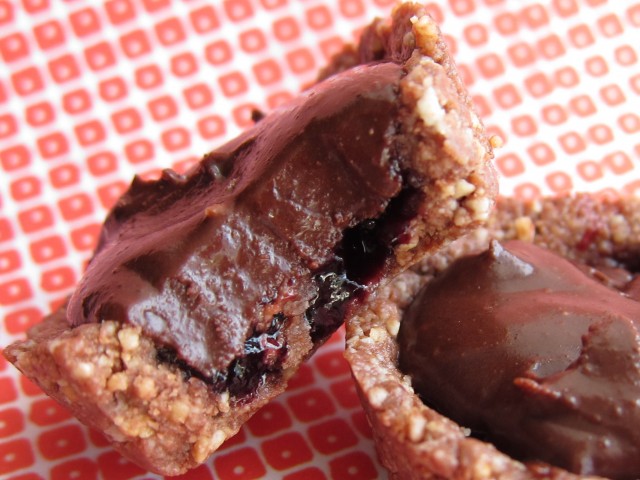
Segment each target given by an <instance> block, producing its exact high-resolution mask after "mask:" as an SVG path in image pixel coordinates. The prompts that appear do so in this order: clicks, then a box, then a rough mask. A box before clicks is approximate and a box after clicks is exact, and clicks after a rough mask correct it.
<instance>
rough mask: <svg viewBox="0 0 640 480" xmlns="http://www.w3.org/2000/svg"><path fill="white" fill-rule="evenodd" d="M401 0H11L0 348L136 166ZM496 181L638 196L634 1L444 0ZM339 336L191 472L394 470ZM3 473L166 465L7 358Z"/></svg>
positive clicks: (0, 178)
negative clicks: (129, 448)
mask: <svg viewBox="0 0 640 480" xmlns="http://www.w3.org/2000/svg"><path fill="white" fill-rule="evenodd" d="M392 3H393V2H392V1H391V0H328V1H320V0H225V1H221V0H210V1H202V0H107V1H102V0H101V1H63V0H0V57H1V58H0V314H1V316H2V322H1V324H0V347H1V346H5V345H7V344H9V343H11V342H12V341H14V340H16V339H18V338H21V337H22V336H23V335H24V331H25V330H26V329H27V328H28V327H29V326H31V325H33V324H34V323H35V322H38V321H39V320H40V319H41V318H42V316H43V315H44V314H46V313H47V312H49V311H50V310H51V309H52V308H55V306H57V305H59V304H60V302H61V301H62V299H64V298H65V296H66V295H68V294H69V293H70V291H71V290H72V288H73V285H74V284H75V283H76V282H77V281H78V278H79V276H80V275H81V272H82V270H83V265H84V264H85V263H86V261H87V259H88V258H89V256H90V254H91V250H92V248H93V246H94V244H95V241H96V236H97V234H98V231H99V228H100V223H101V221H102V219H103V217H104V216H105V213H106V212H107V209H108V208H109V207H110V206H111V205H113V203H114V201H115V199H116V198H117V197H118V196H119V195H120V194H121V193H122V191H123V190H124V189H125V188H126V187H127V185H128V183H129V181H130V179H131V178H132V176H133V175H134V174H139V175H142V176H145V177H147V176H154V175H157V174H158V172H159V171H160V170H161V169H163V168H167V167H171V168H174V169H176V170H178V171H184V170H185V169H187V168H188V167H189V166H190V165H191V164H192V163H193V162H195V161H197V159H198V158H199V157H200V156H201V155H202V154H204V153H205V152H207V151H209V150H212V149H213V148H215V147H216V146H217V145H220V144H221V143H223V142H224V141H225V140H228V139H230V138H232V137H233V136H235V135H236V134H237V133H238V132H240V131H241V130H242V129H244V128H246V127H248V126H249V125H250V124H251V121H250V112H251V110H252V109H253V108H258V109H261V110H265V111H268V110H269V109H272V108H274V107H276V106H277V105H279V104H281V103H282V102H285V101H286V100H287V99H288V98H290V97H291V96H292V95H294V94H295V92H297V91H299V89H300V88H301V87H302V86H303V85H305V84H308V83H309V82H311V81H313V79H314V78H315V75H316V72H317V70H318V69H319V68H320V67H321V66H323V65H324V64H325V63H326V61H327V59H328V58H329V57H330V56H331V55H332V54H333V53H335V52H336V51H338V50H339V49H340V47H341V46H342V45H343V44H344V43H345V42H350V41H352V40H354V39H355V38H357V35H358V32H359V30H360V29H361V28H362V27H363V26H364V25H366V24H367V23H369V22H370V20H371V19H372V18H373V17H375V16H384V15H386V14H387V12H388V11H389V10H390V8H391V5H392ZM426 3H428V6H429V10H430V12H431V13H432V15H433V16H434V17H435V18H436V19H437V20H438V21H439V22H440V24H441V26H442V30H443V31H444V32H445V33H446V35H447V38H448V39H449V43H450V46H451V50H452V51H453V53H454V54H455V56H456V59H457V63H458V65H459V67H460V71H461V73H462V75H463V78H464V80H465V81H466V83H467V84H468V86H469V88H470V91H471V93H472V96H473V97H474V99H475V101H476V105H477V108H478V111H479V113H480V114H481V116H482V117H483V118H484V120H485V123H486V125H487V126H488V128H489V130H490V131H491V132H493V133H496V134H499V135H500V136H501V137H502V138H503V139H504V140H505V146H504V147H503V148H502V149H501V150H499V151H498V152H497V156H496V165H497V167H498V170H499V172H500V174H501V191H502V193H504V194H514V195H518V196H522V197H530V196H534V195H539V194H554V193H561V192H566V191H591V192H600V193H601V194H603V195H610V194H615V193H620V192H621V193H625V194H638V193H640V116H639V113H640V61H639V59H638V56H639V55H640V1H635V0H608V1H607V0H543V1H532V0H526V1H520V0H440V1H434V2H426ZM342 350H343V337H342V336H341V334H338V335H337V336H336V337H334V339H333V340H332V341H331V342H330V343H329V344H327V345H326V346H325V347H323V348H322V349H321V350H320V351H319V352H318V354H317V355H316V356H315V357H314V359H313V360H312V361H311V362H310V363H309V364H307V365H305V366H303V368H302V369H301V371H300V373H299V374H298V375H297V376H296V377H295V378H294V380H293V381H292V382H291V386H290V388H289V390H288V391H287V393H286V394H285V395H283V396H282V397H281V398H279V399H278V400H277V401H275V402H273V403H272V404H270V405H269V406H267V407H266V408H264V409H263V410H261V411H260V412H259V413H258V414H257V415H256V416H255V417H254V418H253V419H252V420H251V421H250V422H249V423H248V424H247V425H246V426H245V428H243V429H242V430H241V432H240V434H238V435H237V436H236V437H235V438H233V439H232V440H230V441H229V442H227V444H225V446H224V447H223V448H222V449H221V450H220V452H218V453H217V454H216V455H214V456H213V457H212V458H211V459H209V460H208V461H207V463H206V464H205V465H204V466H202V467H200V468H198V469H197V470H195V471H193V472H191V473H189V474H187V475H185V476H184V477H183V478H190V479H211V478H220V479H249V478H281V477H283V478H287V479H289V480H293V479H303V478H304V479H309V480H313V479H325V478H333V479H370V478H384V477H385V473H384V470H383V469H382V468H381V467H380V465H379V463H378V461H377V459H376V457H375V453H374V449H373V445H372V443H371V437H370V431H369V428H368V426H367V424H366V420H365V418H364V415H363V413H362V410H361V408H360V406H359V403H358V400H357V397H356V395H355V391H354V389H353V385H352V383H351V380H350V376H349V371H348V367H347V365H346V363H345V361H344V360H343V358H342ZM0 478H3V479H12V480H18V479H20V480H32V479H40V478H51V479H54V480H63V479H64V480H71V479H94V478H104V479H127V478H158V477H157V476H154V475H150V474H148V473H146V472H143V471H142V470H140V469H139V468H138V467H136V466H135V465H133V464H131V463H129V462H127V461H125V460H124V459H122V458H121V457H120V456H119V455H118V454H117V453H116V452H114V451H113V450H112V449H110V448H109V446H108V445H107V443H106V442H105V440H104V439H103V437H101V435H100V434H98V433H96V432H93V431H90V430H89V429H87V428H85V427H84V426H82V425H80V424H79V423H78V422H77V421H75V420H74V419H73V418H71V417H70V415H69V414H68V413H67V412H66V411H65V410H64V409H62V408H61V407H60V406H58V405H57V404H56V403H55V402H53V401H52V400H50V399H49V398H48V397H46V396H45V395H44V394H43V393H42V392H41V391H40V390H39V389H38V388H37V387H35V386H34V385H33V384H31V383H30V382H29V381H28V380H26V379H25V378H23V377H21V376H20V375H19V374H18V373H17V372H16V370H15V369H14V368H13V367H12V366H10V365H8V364H7V363H6V361H5V360H3V359H2V358H1V357H0Z"/></svg>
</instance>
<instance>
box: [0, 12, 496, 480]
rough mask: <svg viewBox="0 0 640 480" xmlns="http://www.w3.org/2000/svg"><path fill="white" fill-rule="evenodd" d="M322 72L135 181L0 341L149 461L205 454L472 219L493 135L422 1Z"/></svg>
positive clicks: (491, 191)
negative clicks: (80, 255)
mask: <svg viewBox="0 0 640 480" xmlns="http://www.w3.org/2000/svg"><path fill="white" fill-rule="evenodd" d="M322 77H323V79H324V80H323V81H321V82H319V83H318V84H316V85H315V86H313V87H311V88H310V89H309V90H307V91H305V92H304V93H302V94H301V95H300V96H299V98H297V99H295V100H294V101H293V102H292V103H290V104H288V105H286V106H284V107H282V108H281V109H279V110H277V111H275V112H273V113H271V114H269V115H267V116H265V117H264V118H261V119H259V121H258V122H257V124H256V125H255V127H254V128H252V129H251V130H249V131H247V132H245V133H244V134H242V135H241V136H240V137H238V138H237V139H235V140H233V141H231V142H229V143H228V144H226V145H224V146H222V147H220V148H219V149H217V150H215V151H213V152H211V153H209V154H207V155H205V156H204V157H203V159H202V161H201V162H200V163H199V164H198V165H197V166H195V167H194V168H193V169H192V170H191V171H190V172H188V173H187V174H186V175H178V174H176V173H175V172H172V171H165V172H164V173H163V174H162V177H161V178H160V179H158V180H155V181H144V180H141V179H138V178H136V179H134V181H133V183H132V185H131V187H130V188H129V190H128V191H127V192H126V193H125V194H124V195H123V196H122V198H120V199H119V201H118V202H117V204H116V205H115V207H114V208H113V210H112V211H111V212H110V214H109V215H108V217H107V219H106V222H105V224H104V226H103V228H102V232H101V236H100V240H99V245H98V247H97V249H96V251H95V253H94V256H93V258H92V260H91V261H90V263H89V265H88V268H87V271H86V273H85V275H84V276H83V278H82V280H81V281H80V284H79V285H78V287H77V289H76V291H75V293H74V294H73V295H72V296H71V297H70V299H69V301H68V302H67V304H66V305H65V306H63V307H62V308H61V309H60V310H58V311H57V312H55V313H53V314H51V315H50V316H49V317H47V318H46V319H45V320H44V321H43V322H42V323H41V324H40V325H38V326H36V327H34V328H32V329H31V330H30V331H29V332H28V334H27V337H28V338H27V339H26V340H25V341H20V342H17V343H15V344H13V345H10V346H8V347H7V348H6V349H5V350H4V355H5V356H6V357H7V358H8V359H9V361H10V362H12V363H13V364H14V365H15V366H16V367H17V368H18V369H20V370H21V371H22V372H23V373H24V374H25V375H27V376H28V377H29V378H31V379H32V380H33V381H35V382H36V383H37V384H38V385H39V386H40V387H41V388H42V389H43V390H44V391H45V392H46V393H47V394H49V395H50V396H52V397H53V398H54V399H56V400H58V401H59V402H60V403H62V404H64V405H65V406H67V407H68V408H69V409H70V410H71V411H72V412H73V413H74V414H75V415H76V416H77V417H78V418H79V419H80V420H81V421H82V422H84V423H85V424H87V425H90V426H92V427H94V428H96V429H98V430H99V431H101V432H103V433H104V434H105V435H106V437H107V438H108V439H109V440H110V442H111V443H112V445H113V446H114V448H116V449H117V450H119V451H120V452H121V453H123V454H124V455H125V456H127V457H129V458H130V459H131V460H133V461H134V462H136V463H137V464H139V465H140V466H142V467H144V468H146V469H148V470H151V471H154V472H158V473H161V474H165V475H176V474H180V473H182V472H185V471H186V470H188V469H190V468H193V467H195V466H197V465H198V464H200V463H201V462H203V461H204V460H206V458H207V457H208V456H209V455H210V454H211V453H212V452H214V451H215V450H216V449H217V448H218V447H219V446H220V445H221V444H222V443H223V442H224V441H225V439H227V438H229V437H230V436H232V435H234V434H235V433H236V432H237V431H238V429H239V428H240V426H241V425H242V424H243V423H244V422H245V421H246V420H247V419H248V418H249V417H250V416H251V415H252V414H253V413H255V412H256V411H257V410H258V409H259V408H260V407H261V406H262V405H264V404H265V403H267V402H268V401H269V400H270V399H272V398H273V397H274V396H276V395H277V394H279V393H281V392H282V391H283V390H284V389H285V388H286V385H287V380H288V379H289V378H290V377H291V376H292V375H293V374H294V373H295V371H296V370H297V368H298V366H299V365H300V364H301V362H303V361H304V360H305V359H306V358H308V357H309V356H310V355H311V354H312V353H313V352H314V351H315V350H316V349H317V348H318V346H319V345H321V344H322V343H323V342H324V341H325V340H326V339H327V338H328V337H329V336H330V335H331V333H332V332H334V331H335V330H336V328H338V326H339V325H341V324H342V322H343V320H344V316H345V315H347V314H348V312H350V311H351V310H352V309H353V308H355V306H356V305H359V304H360V303H362V302H363V301H364V300H366V299H367V298H368V297H369V296H370V295H371V294H372V292H374V291H375V290H376V289H377V288H378V286H379V285H382V284H384V283H386V282H387V281H388V279H390V278H392V277H394V276H395V275H396V274H398V273H399V272H401V271H403V270H405V269H406V268H408V267H409V266H410V265H411V264H413V263H414V262H416V261H417V260H419V259H420V258H421V257H422V256H423V255H425V254H426V253H428V252H431V251H433V250H435V249H436V248H438V247H439V246H440V245H441V244H442V243H443V242H445V241H447V240H449V239H452V238H455V237H458V236H460V235H461V234H463V233H465V232H467V231H469V230H472V229H474V228H476V227H477V226H478V225H480V224H481V223H483V222H485V221H486V219H487V217H488V215H489V212H490V210H491V207H492V203H493V197H494V195H495V190H496V188H495V178H494V173H493V170H492V167H491V165H490V163H489V160H490V158H491V156H492V154H491V145H490V142H489V141H488V140H487V138H486V137H485V136H484V132H483V127H482V124H481V122H480V121H479V119H478V118H477V116H476V115H475V114H474V113H473V110H472V108H471V105H470V102H469V99H468V97H467V95H466V93H465V91H464V88H463V86H462V83H461V82H460V79H459V78H458V76H457V74H456V70H455V67H454V65H453V62H452V61H451V59H450V57H449V56H448V54H447V51H446V48H445V45H444V42H443V40H442V38H441V36H440V33H439V31H438V28H437V26H436V25H435V24H434V23H433V21H432V20H431V19H430V18H429V17H428V16H427V15H426V13H425V12H424V10H423V8H422V7H421V6H419V5H417V4H413V3H403V4H400V5H399V6H398V7H397V8H396V9H395V10H394V12H393V15H392V17H391V18H390V19H389V20H386V21H381V20H378V21H376V22H374V23H373V24H372V25H371V26H370V27H369V28H367V29H365V31H364V33H363V36H362V42H361V43H360V45H359V46H358V47H357V48H355V47H354V48H350V49H347V50H345V52H344V53H343V54H342V55H340V56H339V57H337V58H336V60H335V61H334V62H333V63H332V64H331V65H330V66H329V67H328V68H327V69H326V70H325V71H324V72H323V75H322ZM257 117H258V116H256V118H257Z"/></svg>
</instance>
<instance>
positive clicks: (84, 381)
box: [4, 3, 496, 475]
mask: <svg viewBox="0 0 640 480" xmlns="http://www.w3.org/2000/svg"><path fill="white" fill-rule="evenodd" d="M373 61H375V62H378V61H393V62H395V63H401V64H403V65H404V72H405V74H404V76H403V77H402V78H401V80H400V82H399V86H398V88H399V101H400V104H401V105H400V106H399V115H398V119H397V121H398V124H399V125H400V128H399V132H400V133H398V134H396V138H395V139H394V140H393V141H394V142H396V144H397V145H398V146H399V147H398V148H399V150H401V151H402V152H403V156H404V157H405V159H406V161H407V163H408V164H409V165H411V174H410V175H409V178H410V180H409V182H410V183H411V187H412V188H415V189H418V190H419V191H420V196H419V198H420V202H419V204H418V205H417V207H416V208H417V209H418V214H417V215H415V216H414V218H413V219H412V220H411V222H410V223H409V224H408V226H407V228H406V229H405V235H408V237H407V238H404V240H403V241H402V242H401V243H399V244H398V245H397V246H394V247H393V248H392V250H391V254H390V255H389V258H390V260H388V262H387V266H386V267H385V268H386V274H385V275H386V277H385V278H391V276H393V275H395V274H397V273H398V272H400V271H402V270H404V269H406V268H408V267H409V266H410V265H411V264H412V263H414V262H415V261H417V260H419V259H420V258H421V257H422V256H423V255H424V254H425V253H428V252H430V251H433V250H435V249H436V248H438V247H439V246H441V245H442V243H443V242H444V241H446V240H449V239H451V238H455V237H458V236H460V235H462V234H463V233H465V232H468V231H470V230H471V229H474V228H476V227H477V226H478V225H480V224H482V223H484V222H485V221H486V220H487V218H488V216H489V212H490V211H491V208H492V206H493V197H494V196H495V193H496V186H495V178H494V173H493V169H492V167H491V166H490V164H489V160H490V158H491V156H492V154H491V144H490V142H489V141H488V140H487V139H486V138H485V136H484V132H483V127H482V124H481V122H480V121H479V120H478V117H477V116H476V115H475V113H473V110H472V108H471V106H470V103H469V99H468V97H467V95H466V93H465V92H464V89H463V87H462V84H461V82H460V80H459V78H458V76H457V74H456V71H455V67H454V65H453V62H452V61H451V59H450V58H449V56H448V54H447V51H446V47H445V45H444V42H443V40H442V38H441V36H440V33H439V31H438V28H437V26H436V25H435V24H434V23H433V21H432V20H431V19H430V18H429V17H428V16H427V15H426V13H425V12H424V10H423V8H422V7H421V6H419V5H417V4H413V3H402V4H399V5H398V6H397V8H396V9H395V10H394V12H393V15H392V17H391V19H389V20H387V21H376V22H375V23H374V24H373V25H372V26H371V27H369V28H368V29H366V30H365V32H364V34H363V37H362V42H361V45H360V46H359V47H358V48H357V49H350V50H349V49H348V50H346V51H345V53H344V54H343V55H341V56H339V57H337V58H336V59H335V61H334V62H333V63H332V64H331V66H330V67H328V69H327V70H326V71H325V73H324V75H325V76H326V75H328V74H330V73H336V72H339V71H341V70H343V69H344V68H345V67H347V66H349V67H350V66H353V65H355V64H360V63H369V62H373ZM385 278H382V280H381V282H384V280H385ZM374 286H375V285H374ZM69 323H70V319H68V318H67V315H66V310H65V308H64V307H63V308H62V309H60V310H59V311H57V312H55V313H53V314H52V315H50V316H49V317H47V318H46V319H45V320H44V322H43V323H42V324H40V325H38V326H36V327H34V328H32V329H31V330H30V331H29V332H28V334H27V337H28V338H27V339H26V340H25V341H21V342H17V343H15V344H13V345H11V346H9V347H7V348H6V349H5V350H4V355H5V356H6V357H7V358H8V359H9V361H11V362H12V363H13V364H14V365H15V366H16V367H17V368H18V369H20V370H21V371H22V372H23V373H24V374H25V375H27V376H28V377H29V378H31V379H33V380H34V381H35V382H36V383H37V384H38V385H39V386H40V387H42V388H43V390H45V392H47V394H49V395H50V396H52V397H53V398H54V399H56V400H57V401H59V402H60V403H62V404H63V405H65V406H66V407H68V408H69V409H70V410H71V411H72V412H73V413H74V414H75V415H76V416H77V417H78V418H79V419H80V420H81V421H82V422H83V423H85V424H87V425H89V426H91V427H94V428H96V429H98V430H100V431H102V432H104V433H105V434H106V436H107V437H108V439H109V440H110V441H111V442H112V444H113V446H114V447H115V448H116V449H117V450H119V451H120V452H121V453H122V454H124V455H125V456H127V457H128V458H130V459H132V460H133V461H134V462H136V463H138V464H139V465H141V466H142V467H144V468H146V469H148V470H150V471H154V472H158V473H161V474H165V475H176V474H180V473H183V472H185V471H186V470H188V469H190V468H193V467H195V466H197V465H198V464H200V463H202V462H203V461H204V460H205V459H206V458H207V457H208V456H209V455H210V454H211V453H212V452H214V451H215V450H216V449H217V448H218V447H219V446H220V445H221V444H222V443H223V441H224V440H225V439H227V438H229V437H230V436H232V435H234V434H235V433H236V432H237V431H238V429H239V428H240V426H241V425H242V424H243V423H244V422H245V421H246V420H247V419H248V418H249V417H250V416H251V415H252V414H253V413H255V412H256V411H257V410H258V409H259V408H260V407H261V406H263V405H264V404H265V403H267V402H268V401H269V400H270V399H271V398H273V397H274V396H276V395H277V394H279V393H281V392H282V391H283V390H284V389H285V388H286V384H287V380H288V379H289V378H290V377H291V375H293V374H294V373H295V371H296V370H297V368H298V366H299V365H300V363H301V362H302V361H304V360H305V359H306V358H307V357H309V356H310V355H311V354H312V353H313V351H315V349H316V348H317V347H318V346H319V344H320V343H322V341H324V339H321V340H320V341H316V342H315V343H314V342H313V341H312V339H311V338H310V334H309V329H310V327H309V325H308V324H307V323H306V321H305V319H304V316H303V315H297V316H296V317H295V318H292V320H291V321H290V322H289V323H288V324H287V325H286V326H285V327H283V332H284V335H285V337H286V339H287V344H288V345H289V351H288V353H287V357H286V360H285V362H284V364H283V367H282V371H281V372H279V373H278V374H277V375H276V374H273V375H270V376H268V377H267V378H266V380H265V381H264V382H262V384H261V385H260V386H259V387H258V389H257V390H256V391H255V393H254V394H253V395H252V396H251V398H249V399H246V398H237V397H234V395H232V394H230V393H229V392H228V391H223V392H214V391H213V390H212V389H211V388H210V386H209V385H208V384H206V383H205V382H203V381H202V380H200V379H199V378H196V377H195V376H190V375H187V374H185V372H184V371H182V370H181V369H180V368H179V365H177V364H175V363H170V362H169V363H167V362H163V361H161V360H159V355H158V346H157V345H155V344H154V342H153V340H152V339H151V338H149V337H147V336H146V335H145V334H144V333H143V332H142V331H141V330H140V328H139V327H136V326H133V325H130V324H121V323H118V322H114V321H109V319H105V320H104V321H102V322H100V323H87V324H82V325H80V326H77V327H75V328H70V327H69Z"/></svg>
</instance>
